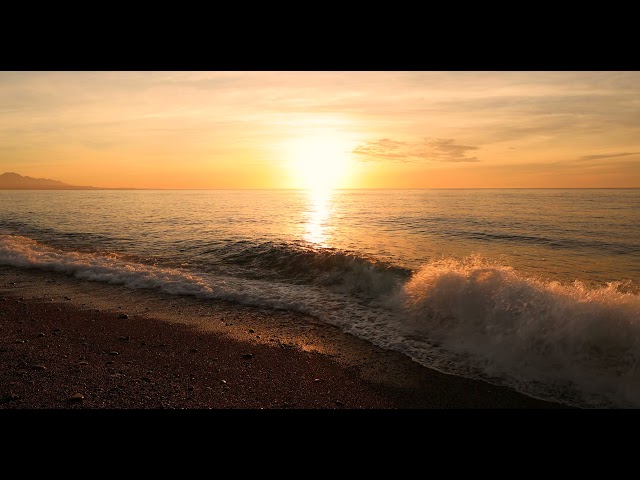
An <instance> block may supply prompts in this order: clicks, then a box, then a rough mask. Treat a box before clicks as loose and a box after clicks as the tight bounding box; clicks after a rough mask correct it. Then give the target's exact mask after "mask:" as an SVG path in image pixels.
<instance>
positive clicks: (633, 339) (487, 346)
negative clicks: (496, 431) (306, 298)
mask: <svg viewBox="0 0 640 480" xmlns="http://www.w3.org/2000/svg"><path fill="white" fill-rule="evenodd" d="M624 287H625V285H624V284H622V283H620V282H615V283H610V284H608V285H606V286H604V287H600V288H588V287H586V286H585V285H583V284H582V283H580V282H575V283H574V284H572V285H562V284H560V283H558V282H553V281H551V282H549V281H543V280H539V279H534V278H528V277H525V276H523V275H522V274H520V273H518V272H516V271H515V270H513V269H512V268H510V267H507V266H503V265H498V264H492V263H490V262H488V261H486V260H483V259H481V258H479V257H471V258H467V259H465V260H463V261H455V260H443V261H437V262H432V263H429V264H427V265H425V266H423V267H422V268H421V269H420V270H419V271H417V272H416V273H415V274H414V275H413V277H412V278H411V280H409V281H408V282H407V283H406V284H405V285H404V288H403V290H402V291H401V292H399V294H398V296H397V297H396V298H395V299H394V302H395V303H396V305H397V306H398V308H399V309H400V310H402V311H403V312H404V315H403V317H402V318H403V320H402V323H403V327H404V329H405V331H406V332H407V333H408V335H410V336H411V337H412V338H414V339H415V338H418V339H419V338H421V337H422V338H425V339H428V340H429V341H431V342H436V343H438V344H439V345H440V346H442V347H443V348H445V349H446V350H448V351H451V352H455V353H457V354H460V355H461V356H464V357H467V358H468V361H469V362H471V363H473V364H474V365H475V366H476V367H478V368H480V369H482V371H483V372H484V373H485V374H486V375H488V376H490V377H502V378H505V377H506V378H509V379H511V382H515V383H516V385H515V386H517V387H518V389H519V390H522V391H526V392H528V393H531V394H536V395H541V396H544V397H552V398H554V399H556V400H560V401H565V402H568V403H573V404H578V405H584V406H612V405H613V406H618V407H633V406H636V407H637V406H639V405H640V375H639V373H640V296H638V295H637V294H632V293H625V292H624V290H625V288H624ZM512 386H513V383H512ZM573 390H575V391H573ZM572 391H573V393H572Z"/></svg>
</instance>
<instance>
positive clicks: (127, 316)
mask: <svg viewBox="0 0 640 480" xmlns="http://www.w3.org/2000/svg"><path fill="white" fill-rule="evenodd" d="M118 308H120V307H118ZM118 318H120V319H122V320H126V319H127V318H129V315H127V314H126V313H121V314H120V315H118Z"/></svg>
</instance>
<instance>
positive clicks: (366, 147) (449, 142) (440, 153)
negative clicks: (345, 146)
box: [353, 138, 480, 163]
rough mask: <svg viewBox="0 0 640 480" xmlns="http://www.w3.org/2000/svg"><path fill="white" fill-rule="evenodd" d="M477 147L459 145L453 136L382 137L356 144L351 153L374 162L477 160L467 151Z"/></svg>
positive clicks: (365, 160) (363, 159) (362, 159)
mask: <svg viewBox="0 0 640 480" xmlns="http://www.w3.org/2000/svg"><path fill="white" fill-rule="evenodd" d="M477 149H478V147H473V146H469V145H460V144H456V143H455V139H453V138H436V139H431V138H425V139H424V140H423V141H421V142H399V141H396V140H391V139H389V138H383V139H381V140H376V141H373V142H366V143H364V144H362V145H358V146H357V147H356V148H355V149H354V150H353V153H355V154H356V155H361V156H362V158H360V161H363V162H375V161H388V162H397V163H405V162H424V161H434V162H479V161H480V160H478V157H468V156H467V153H469V151H471V150H477Z"/></svg>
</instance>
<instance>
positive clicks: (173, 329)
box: [0, 266, 565, 410]
mask: <svg viewBox="0 0 640 480" xmlns="http://www.w3.org/2000/svg"><path fill="white" fill-rule="evenodd" d="M0 364H1V365H2V368H1V369H0V385H2V391H0V400H1V402H0V409H40V410H41V409H58V410H59V409H194V410H202V409H547V408H552V409H553V408H565V407H564V406H563V405H560V404H556V403H552V402H546V401H542V400H538V399H535V398H532V397H529V396H526V395H523V394H520V393H518V392H516V391H514V390H512V389H509V388H505V387H500V386H495V385H492V384H489V383H487V382H484V381H481V380H473V379H468V378H463V377H458V376H452V375H446V374H443V373H440V372H437V371H435V370H432V369H429V368H426V367H423V366H421V365H419V364H417V363H416V362H413V361H412V360H411V359H409V358H408V357H407V356H405V355H402V354H401V353H398V352H393V351H389V350H384V349H381V348H378V347H376V346H374V345H372V344H370V343H368V342H366V341H363V340H361V339H358V338H356V337H354V336H352V335H349V334H346V333H343V332H342V331H341V330H340V329H339V328H336V327H335V326H331V325H328V324H325V323H322V322H320V321H317V320H315V319H313V318H311V317H308V316H306V315H303V314H300V313H296V312H291V311H286V310H277V309H268V308H258V307H252V306H247V305H241V304H237V303H232V302H226V301H220V300H215V301H214V300H210V299H197V298H193V297H188V296H169V295H166V294H162V293H160V292H157V291H154V290H134V289H130V288H126V287H123V286H120V285H110V284H103V283H96V282H86V281H82V280H79V279H77V278H74V277H73V276H70V275H65V274H62V273H57V272H51V271H41V270H37V269H21V268H15V267H7V266H1V267H0Z"/></svg>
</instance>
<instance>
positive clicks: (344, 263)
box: [0, 189, 640, 407]
mask: <svg viewBox="0 0 640 480" xmlns="http://www.w3.org/2000/svg"><path fill="white" fill-rule="evenodd" d="M0 264H8V265H15V266H22V267H29V268H41V269H50V270H58V271H64V272H66V273H71V274H74V275H76V276H78V277H80V278H85V279H86V280H88V281H105V282H111V283H119V284H122V285H126V286H128V287H132V288H155V289H160V290H162V291H165V292H167V293H170V294H179V295H194V296H199V297H202V298H212V299H214V298H225V299H231V300H235V301H240V302H243V303H249V304H254V305H262V306H271V307H274V308H286V309H291V310H296V311H302V312H306V313H310V314H312V315H314V316H316V317H318V318H319V319H321V320H324V321H326V322H330V323H333V324H336V325H339V326H340V327H342V328H343V329H344V330H345V331H348V332H350V333H353V334H354V335H358V336H360V337H362V338H364V339H367V340H369V341H371V342H372V343H375V344H377V345H379V346H382V347H384V348H390V349H394V350H398V351H401V352H404V353H406V354H407V355H409V356H410V357H412V358H413V359H414V360H416V361H418V362H420V363H422V364H424V365H425V366H430V367H433V368H437V369H440V370H442V371H445V372H448V373H455V374H460V375H465V376H472V377H481V378H485V379H489V380H490V381H492V382H494V383H501V384H506V385H510V386H512V387H514V388H516V389H518V390H520V391H523V392H525V393H529V394H531V395H535V396H538V397H541V398H549V399H555V400H560V401H564V402H567V403H570V404H575V405H581V406H591V407H598V406H605V407H608V406H619V407H627V406H640V377H639V376H638V372H637V369H638V365H639V364H640V297H639V296H638V292H639V289H640V190H639V189H611V190H607V189H602V190H600V189H588V190H578V189H576V190H566V189H550V190H536V189H531V190H529V189H522V190H521V189H513V190H342V191H334V192H306V191H298V190H275V191H274V190H238V191H226V190H214V191H152V190H150V191H144V190H140V191H130V190H127V191H106V190H105V191H0Z"/></svg>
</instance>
